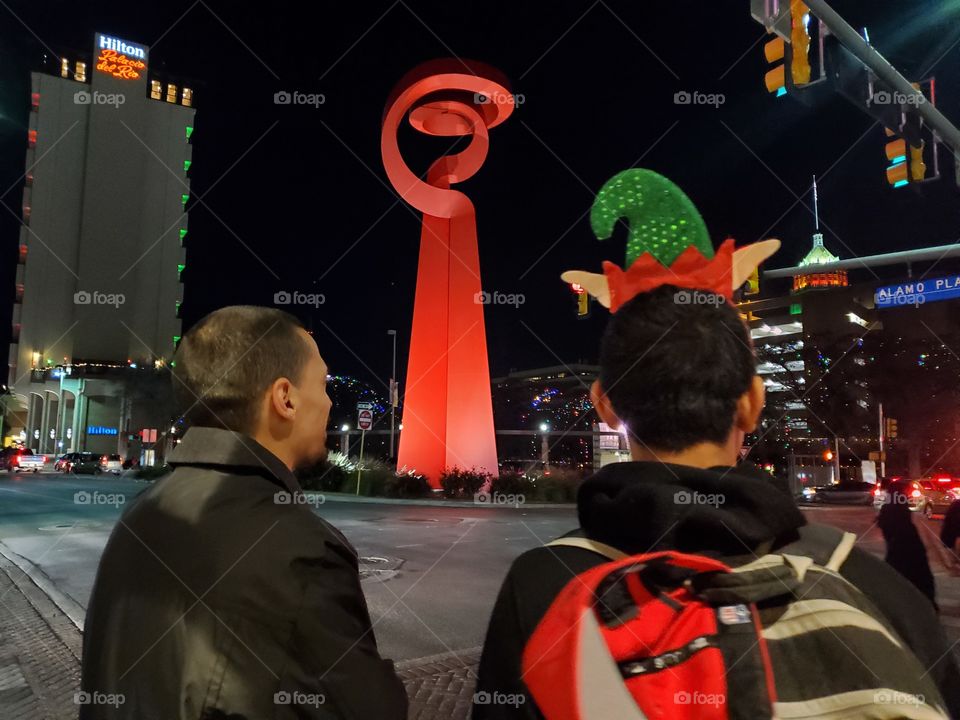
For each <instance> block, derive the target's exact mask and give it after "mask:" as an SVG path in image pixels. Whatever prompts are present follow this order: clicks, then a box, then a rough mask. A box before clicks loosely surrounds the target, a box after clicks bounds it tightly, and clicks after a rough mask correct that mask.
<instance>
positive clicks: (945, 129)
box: [805, 0, 960, 158]
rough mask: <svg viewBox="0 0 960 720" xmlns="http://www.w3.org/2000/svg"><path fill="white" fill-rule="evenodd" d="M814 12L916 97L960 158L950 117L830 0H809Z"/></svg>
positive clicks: (958, 135)
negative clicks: (890, 61)
mask: <svg viewBox="0 0 960 720" xmlns="http://www.w3.org/2000/svg"><path fill="white" fill-rule="evenodd" d="M805 2H806V4H807V7H809V8H810V11H811V12H812V13H813V14H814V15H816V16H817V17H818V18H820V21H821V22H822V23H823V24H824V25H826V26H827V27H828V28H829V30H830V32H831V34H833V35H834V36H835V37H836V38H837V39H838V40H839V41H840V43H841V44H842V45H843V46H844V47H846V48H847V50H849V51H850V52H851V53H853V55H854V56H856V58H857V59H858V60H859V61H860V62H862V63H863V64H864V65H866V66H867V67H868V68H869V69H870V70H871V71H873V73H874V74H875V75H876V76H877V77H878V78H880V79H881V80H883V81H884V82H885V83H886V84H887V85H889V86H890V87H891V88H892V89H893V90H895V91H896V92H898V93H901V94H902V95H903V96H905V97H910V98H912V100H911V102H912V103H913V105H914V107H915V108H916V111H917V113H918V114H919V115H920V116H921V117H922V118H923V119H924V121H925V122H926V123H927V125H929V126H930V127H931V128H933V129H934V130H935V131H936V133H937V135H938V136H939V137H940V139H941V140H943V142H945V143H946V144H947V145H949V146H950V148H951V149H952V150H953V152H954V155H955V156H956V157H958V158H960V130H958V129H957V127H956V126H955V125H954V124H953V123H952V122H950V121H949V120H948V119H947V118H946V116H945V115H944V114H943V113H941V112H940V111H939V110H937V108H936V107H934V106H933V104H932V103H930V102H929V101H928V100H927V98H926V97H924V94H923V93H922V92H920V91H919V90H917V89H916V88H914V87H913V85H911V84H910V82H909V81H908V80H907V79H906V78H905V77H904V76H903V75H901V74H900V72H899V71H898V70H897V69H896V68H895V67H893V65H891V64H890V63H889V62H887V60H886V59H885V58H884V57H883V55H881V54H880V53H878V52H877V51H876V50H875V49H874V48H873V46H872V45H871V44H870V43H868V42H867V41H866V40H864V39H863V38H862V37H861V36H860V33H858V32H857V31H856V30H854V29H853V27H851V26H850V24H849V23H848V22H847V21H846V20H844V19H843V18H842V17H840V15H839V14H838V13H837V11H836V10H834V9H833V8H832V7H830V5H828V4H827V2H826V0H805Z"/></svg>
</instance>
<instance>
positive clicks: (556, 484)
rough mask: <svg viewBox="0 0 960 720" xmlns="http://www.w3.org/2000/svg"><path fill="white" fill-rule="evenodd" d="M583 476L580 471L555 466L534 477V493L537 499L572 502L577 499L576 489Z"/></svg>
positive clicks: (578, 487) (581, 482) (580, 483)
mask: <svg viewBox="0 0 960 720" xmlns="http://www.w3.org/2000/svg"><path fill="white" fill-rule="evenodd" d="M585 478H586V476H585V474H584V473H582V472H578V471H576V470H567V469H566V468H555V469H553V470H551V471H550V473H549V474H543V475H541V476H540V477H538V478H537V479H536V481H535V486H536V491H535V493H534V495H535V497H536V498H537V499H538V500H545V501H547V502H564V503H573V502H576V501H577V490H579V489H580V485H582V484H583V481H584V479H585Z"/></svg>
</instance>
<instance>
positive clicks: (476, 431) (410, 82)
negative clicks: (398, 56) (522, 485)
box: [380, 59, 514, 487]
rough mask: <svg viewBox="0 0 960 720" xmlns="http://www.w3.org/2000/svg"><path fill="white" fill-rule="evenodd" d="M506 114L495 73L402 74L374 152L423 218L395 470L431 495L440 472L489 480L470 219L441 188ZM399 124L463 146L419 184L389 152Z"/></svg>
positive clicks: (486, 382)
mask: <svg viewBox="0 0 960 720" xmlns="http://www.w3.org/2000/svg"><path fill="white" fill-rule="evenodd" d="M513 107H514V99H513V96H512V95H511V94H510V91H509V89H508V85H507V82H506V79H505V78H503V76H502V75H501V74H500V73H499V72H498V71H496V70H494V69H493V68H490V67H487V66H485V65H482V64H480V63H476V62H471V61H462V60H453V59H451V60H437V61H433V62H429V63H425V64H423V65H420V66H418V67H416V68H414V69H413V70H412V71H411V72H409V73H408V74H407V75H406V76H405V77H404V78H403V79H402V80H401V81H400V82H399V83H398V84H397V86H396V88H394V90H393V92H392V93H391V95H390V98H389V100H388V101H387V107H386V111H385V113H384V118H383V132H382V134H381V137H380V150H381V153H382V155H383V164H384V167H385V168H386V171H387V177H389V178H390V182H391V183H393V186H394V187H395V188H396V189H397V192H399V193H400V195H401V196H402V197H403V198H404V199H405V200H406V201H407V202H409V203H410V204H411V205H413V207H415V208H417V209H418V210H420V211H421V212H423V229H422V232H421V235H420V263H419V267H418V270H417V293H416V299H415V301H414V309H413V331H412V333H411V337H410V356H409V361H408V363H407V383H406V392H405V393H404V410H403V432H402V433H401V435H400V448H399V452H398V457H397V465H398V466H400V467H403V466H406V467H407V468H409V469H415V470H416V471H417V472H419V473H424V474H426V475H427V477H428V478H429V479H430V482H431V483H432V484H433V485H434V486H435V487H436V486H438V485H439V478H440V474H441V473H442V472H443V470H444V469H447V468H452V467H461V468H477V469H482V470H485V471H487V472H489V473H492V474H494V475H496V474H497V446H496V438H495V435H494V431H493V404H492V402H491V398H490V370H489V365H488V363H487V338H486V332H485V328H484V323H483V305H482V304H481V302H480V298H481V286H480V257H479V254H478V252H477V225H476V215H475V212H474V208H473V203H471V202H470V199H469V198H468V197H467V196H466V195H464V194H463V193H461V192H459V191H457V190H451V189H450V186H451V185H452V184H453V183H457V182H461V181H463V180H466V179H467V178H469V177H471V176H472V175H473V174H474V173H475V172H477V170H479V169H480V166H481V165H482V164H483V161H484V160H485V159H486V157H487V146H488V143H489V140H488V136H487V129H488V128H491V127H493V126H494V125H499V124H500V123H502V122H503V121H504V120H506V119H507V118H508V117H509V116H510V113H511V112H513ZM405 117H408V118H409V122H410V124H411V125H412V126H413V127H414V128H416V129H417V130H419V131H420V132H422V133H426V134H427V135H435V136H442V137H451V138H453V137H457V136H463V135H470V136H471V137H470V144H469V145H468V146H467V148H466V149H464V150H463V151H462V152H459V153H456V154H454V155H447V156H444V157H442V158H440V159H439V160H436V161H435V162H434V163H433V164H432V165H431V166H430V169H429V170H428V171H427V181H426V182H424V181H422V180H421V179H420V178H419V177H418V176H417V175H415V174H414V173H413V172H412V171H411V170H410V168H408V167H407V165H406V163H405V162H404V160H403V156H402V155H401V154H400V149H399V147H398V146H397V131H398V130H399V127H400V123H401V122H402V121H403V119H404V118H405Z"/></svg>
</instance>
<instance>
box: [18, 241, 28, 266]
mask: <svg viewBox="0 0 960 720" xmlns="http://www.w3.org/2000/svg"><path fill="white" fill-rule="evenodd" d="M17 262H19V263H20V264H21V265H23V264H24V263H26V262H27V246H26V245H21V246H20V255H19V256H18V257H17Z"/></svg>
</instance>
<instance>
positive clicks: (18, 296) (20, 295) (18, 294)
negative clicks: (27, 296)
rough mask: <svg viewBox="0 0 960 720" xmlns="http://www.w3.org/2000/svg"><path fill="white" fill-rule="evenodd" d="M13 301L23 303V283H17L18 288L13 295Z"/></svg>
mask: <svg viewBox="0 0 960 720" xmlns="http://www.w3.org/2000/svg"><path fill="white" fill-rule="evenodd" d="M13 301H14V302H18V303H22V302H23V283H17V287H16V289H15V290H14V293H13Z"/></svg>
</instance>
